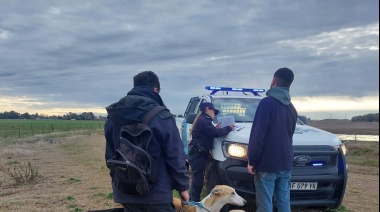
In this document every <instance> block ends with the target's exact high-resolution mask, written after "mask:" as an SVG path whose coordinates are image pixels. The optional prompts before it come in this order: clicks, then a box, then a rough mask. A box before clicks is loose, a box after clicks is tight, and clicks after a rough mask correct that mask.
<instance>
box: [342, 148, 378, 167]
mask: <svg viewBox="0 0 380 212" xmlns="http://www.w3.org/2000/svg"><path fill="white" fill-rule="evenodd" d="M348 154H349V157H348V158H347V164H349V165H350V164H351V165H360V166H373V167H379V147H378V146H350V147H349V148H348Z"/></svg>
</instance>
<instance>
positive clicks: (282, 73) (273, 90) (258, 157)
mask: <svg viewBox="0 0 380 212" xmlns="http://www.w3.org/2000/svg"><path fill="white" fill-rule="evenodd" d="M293 79H294V74H293V72H292V70H290V69H288V68H280V69H278V70H277V71H276V72H275V73H274V77H273V80H272V83H271V87H270V89H269V90H268V91H267V93H266V94H267V97H266V98H264V99H262V100H261V101H260V104H259V106H258V108H257V111H256V115H255V119H254V121H253V125H252V130H251V135H250V138H249V146H248V172H249V173H250V174H253V175H254V176H255V187H256V205H257V211H260V212H268V211H273V208H272V207H273V206H272V198H273V195H274V196H275V200H276V202H277V206H278V211H281V212H288V211H289V212H290V175H291V173H290V170H291V169H292V167H293V134H294V131H295V127H296V122H297V111H296V109H295V108H294V106H293V104H292V103H291V100H290V94H289V88H290V85H291V84H292V82H293Z"/></svg>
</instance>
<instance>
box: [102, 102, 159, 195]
mask: <svg viewBox="0 0 380 212" xmlns="http://www.w3.org/2000/svg"><path fill="white" fill-rule="evenodd" d="M164 109H166V108H165V107H162V106H155V107H153V108H152V109H151V110H149V111H148V112H147V113H146V114H145V116H144V118H143V120H142V122H137V123H132V124H128V125H124V126H122V127H121V130H120V147H119V149H117V150H116V155H115V156H114V157H112V158H111V159H108V160H107V166H108V167H109V168H110V169H111V170H112V172H111V173H113V174H112V180H113V183H114V185H115V186H116V188H117V189H118V190H119V191H120V192H121V193H123V194H126V195H130V196H141V195H144V194H147V193H148V192H149V190H150V188H151V186H152V185H153V184H154V183H155V182H156V181H157V176H158V162H159V161H157V160H155V159H154V158H152V157H151V156H150V155H149V153H148V152H147V149H148V146H149V143H150V140H151V138H152V131H151V130H150V127H149V126H148V125H149V123H150V122H151V120H152V119H153V117H154V116H155V115H157V113H159V112H160V111H162V110H164Z"/></svg>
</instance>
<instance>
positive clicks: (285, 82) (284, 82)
mask: <svg viewBox="0 0 380 212" xmlns="http://www.w3.org/2000/svg"><path fill="white" fill-rule="evenodd" d="M273 77H274V78H275V79H276V84H277V86H279V87H288V88H289V87H290V85H291V84H292V82H293V80H294V74H293V71H292V70H290V69H289V68H280V69H278V70H277V71H276V72H275V73H274V76H273Z"/></svg>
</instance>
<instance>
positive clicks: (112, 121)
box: [104, 87, 189, 204]
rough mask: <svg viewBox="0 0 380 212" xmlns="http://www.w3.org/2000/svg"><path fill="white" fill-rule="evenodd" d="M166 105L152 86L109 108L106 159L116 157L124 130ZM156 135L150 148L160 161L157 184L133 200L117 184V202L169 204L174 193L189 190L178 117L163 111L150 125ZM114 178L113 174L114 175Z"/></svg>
mask: <svg viewBox="0 0 380 212" xmlns="http://www.w3.org/2000/svg"><path fill="white" fill-rule="evenodd" d="M157 105H161V106H164V103H163V101H162V99H161V97H160V96H159V95H158V94H157V93H155V92H154V91H153V90H152V89H151V88H149V87H135V88H133V89H132V90H131V91H130V92H129V93H128V94H127V96H125V97H124V98H122V99H120V101H119V102H116V103H114V104H111V105H110V106H108V107H107V108H106V109H107V112H108V119H107V121H106V124H105V127H104V133H105V137H106V160H107V159H110V158H112V157H113V156H114V155H115V150H116V149H117V148H119V139H118V138H119V136H120V127H121V126H123V125H126V124H129V123H131V122H133V121H137V120H140V119H142V117H143V116H144V115H145V114H146V112H147V111H149V109H151V108H152V107H154V106H157ZM149 127H150V128H151V130H152V132H153V136H152V140H151V142H150V144H149V147H148V152H149V153H150V155H151V156H152V157H153V158H155V159H158V160H159V168H158V170H159V173H158V179H157V182H156V183H155V184H154V185H153V187H152V188H151V190H150V192H149V193H148V194H146V195H144V196H140V197H132V196H126V195H124V194H122V193H120V192H119V191H118V190H117V189H116V188H115V187H114V185H112V187H113V192H114V200H115V202H118V203H144V204H166V203H170V202H172V200H173V196H172V191H173V189H176V190H177V191H179V192H182V191H185V190H188V189H189V177H188V175H187V169H186V166H185V164H186V160H185V153H184V146H183V143H182V141H181V138H180V136H179V131H178V128H177V125H176V122H175V119H174V116H173V115H172V114H171V113H170V112H169V110H163V111H161V112H160V113H158V115H157V116H156V117H154V118H153V119H152V121H151V123H150V125H149ZM110 174H111V176H112V173H110Z"/></svg>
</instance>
